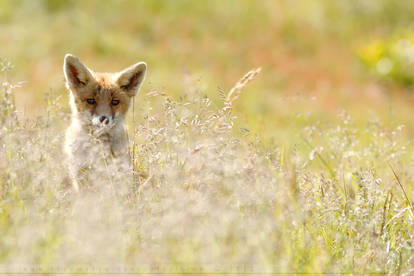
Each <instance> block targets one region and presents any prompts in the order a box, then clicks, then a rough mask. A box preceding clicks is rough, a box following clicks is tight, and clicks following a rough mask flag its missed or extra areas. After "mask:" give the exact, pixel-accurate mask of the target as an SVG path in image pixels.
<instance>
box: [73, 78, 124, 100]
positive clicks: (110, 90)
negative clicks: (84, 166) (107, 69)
mask: <svg viewBox="0 0 414 276" xmlns="http://www.w3.org/2000/svg"><path fill="white" fill-rule="evenodd" d="M114 76H115V74H112V73H99V72H94V78H95V83H94V85H91V86H89V87H87V88H86V89H84V90H83V91H82V93H80V94H81V98H83V99H86V98H88V97H96V98H97V99H107V98H114V97H116V98H121V99H125V100H126V99H128V98H129V97H128V95H127V93H126V92H125V91H124V90H123V89H121V88H120V87H119V85H118V84H117V83H116V82H115V81H114Z"/></svg>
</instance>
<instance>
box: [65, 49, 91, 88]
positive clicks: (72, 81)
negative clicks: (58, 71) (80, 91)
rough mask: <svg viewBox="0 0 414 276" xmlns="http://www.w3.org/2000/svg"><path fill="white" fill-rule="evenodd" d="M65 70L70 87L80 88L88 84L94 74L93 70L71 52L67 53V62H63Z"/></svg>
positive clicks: (67, 83)
mask: <svg viewBox="0 0 414 276" xmlns="http://www.w3.org/2000/svg"><path fill="white" fill-rule="evenodd" d="M63 72H64V73H65V78H66V85H67V86H68V87H70V88H75V89H76V88H79V87H82V86H86V85H87V84H88V83H89V82H90V81H91V80H93V75H92V72H91V70H89V68H88V67H86V65H85V64H83V63H82V62H81V61H80V60H79V59H78V58H77V57H75V56H74V55H71V54H66V56H65V62H64V63H63Z"/></svg>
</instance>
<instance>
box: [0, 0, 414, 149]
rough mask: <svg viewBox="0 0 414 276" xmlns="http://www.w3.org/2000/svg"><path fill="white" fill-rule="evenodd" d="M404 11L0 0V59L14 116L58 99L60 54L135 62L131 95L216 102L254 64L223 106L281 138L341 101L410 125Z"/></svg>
mask: <svg viewBox="0 0 414 276" xmlns="http://www.w3.org/2000/svg"><path fill="white" fill-rule="evenodd" d="M413 22H414V2H413V1H412V0H399V1H394V0H363V1H362V0H347V1H331V0H295V1H290V0H286V1H276V0H269V1H266V0H262V1H252V0H226V1H215V0H209V1H193V0H175V1H155V0H154V1H152V0H145V1H126V0H116V1H115V0H106V1H97V0H95V1H94V0H90V1H75V0H59V1H58V0H37V1H33V0H15V1H9V0H0V30H1V31H0V58H2V59H7V60H8V61H10V62H11V63H13V64H14V66H15V69H14V70H13V71H12V72H11V75H10V76H9V77H10V78H11V80H12V81H13V82H19V81H25V83H24V84H23V85H22V87H21V88H19V89H18V90H17V91H16V93H17V95H16V97H17V105H18V108H19V110H20V111H21V114H22V116H33V114H36V115H41V114H42V112H43V110H44V105H45V103H44V97H45V95H46V94H47V93H49V94H50V93H51V94H56V95H62V98H61V101H62V104H64V105H65V106H67V104H66V103H67V91H66V90H65V88H64V77H63V73H62V62H63V57H64V55H65V54H66V53H72V54H75V55H77V56H78V57H80V59H81V60H82V61H84V63H85V64H87V65H88V66H89V67H90V68H91V69H93V70H96V71H110V72H111V71H119V70H121V69H123V68H124V67H127V66H129V65H131V64H133V63H135V62H138V61H146V62H147V63H148V66H149V74H148V77H147V80H146V83H145V84H144V86H143V89H142V90H141V94H140V95H139V96H138V98H137V100H136V103H137V104H138V105H139V99H140V97H145V94H147V93H149V92H151V91H154V90H155V91H160V92H165V93H167V94H168V95H170V96H171V97H174V98H179V97H181V96H184V95H186V94H188V93H192V92H194V90H197V91H200V93H203V94H206V95H208V96H209V97H211V98H212V99H213V102H214V103H215V104H217V105H222V101H221V100H220V94H222V93H223V92H224V93H226V92H227V91H229V90H230V89H231V87H232V86H233V85H234V84H235V83H236V82H237V80H238V79H239V78H241V77H242V76H243V75H244V74H245V73H246V72H247V71H249V70H250V69H252V68H256V67H262V73H261V74H260V75H259V76H258V78H257V79H256V80H255V81H254V82H252V83H251V84H249V85H248V86H247V87H246V88H245V90H244V91H243V93H242V95H241V97H240V99H239V100H238V102H237V104H236V107H235V108H236V114H237V115H238V117H239V118H240V122H241V124H242V125H243V126H245V127H248V128H249V129H250V130H252V131H254V132H255V133H258V135H259V136H261V137H262V138H264V139H268V138H270V137H276V139H279V140H281V141H282V142H283V141H287V140H288V139H289V137H290V135H289V133H288V132H285V131H283V129H288V128H289V129H292V126H293V129H294V128H300V127H301V126H304V125H305V124H306V123H307V121H308V120H313V121H315V120H320V119H329V118H335V116H336V114H338V113H340V112H342V111H343V110H345V111H346V112H348V113H349V114H351V115H352V116H353V118H354V120H356V122H357V123H358V122H361V125H362V124H364V122H366V121H367V120H370V119H377V118H379V119H381V120H382V121H384V122H385V124H387V123H390V124H392V123H394V122H396V121H397V122H398V123H400V124H401V123H403V124H404V125H405V126H406V129H407V130H408V132H407V133H408V134H413V132H414V116H412V112H413V111H412V109H413V103H414V98H413V87H412V86H413V84H414V29H413V26H414V25H413ZM137 116H139V114H138V115H137Z"/></svg>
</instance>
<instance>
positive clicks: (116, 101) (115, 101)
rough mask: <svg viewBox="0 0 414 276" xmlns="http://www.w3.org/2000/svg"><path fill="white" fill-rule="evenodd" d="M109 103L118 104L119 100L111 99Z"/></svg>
mask: <svg viewBox="0 0 414 276" xmlns="http://www.w3.org/2000/svg"><path fill="white" fill-rule="evenodd" d="M111 104H112V105H118V104H119V100H112V101H111Z"/></svg>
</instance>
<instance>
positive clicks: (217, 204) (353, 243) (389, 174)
mask: <svg viewBox="0 0 414 276" xmlns="http://www.w3.org/2000/svg"><path fill="white" fill-rule="evenodd" d="M2 75H4V74H2ZM236 87H237V86H236ZM192 88H193V89H192V90H193V92H191V93H188V94H187V95H186V96H185V97H183V98H182V99H181V100H178V101H176V100H173V99H172V98H171V97H170V96H169V95H168V94H165V93H160V92H155V91H154V92H152V93H149V94H148V95H143V97H142V101H141V102H140V106H139V109H138V110H135V116H136V117H140V118H141V119H140V120H136V121H135V120H132V121H133V123H134V124H133V125H131V124H130V131H131V132H132V135H131V147H132V146H134V147H135V148H134V151H133V152H134V154H135V158H134V160H135V161H134V162H135V163H134V164H135V166H134V167H135V168H137V169H138V170H139V172H140V173H141V176H143V177H141V178H140V180H139V182H134V183H132V184H131V181H130V180H128V179H125V180H120V179H119V178H118V179H116V178H114V179H112V180H110V179H108V180H107V181H104V180H102V178H100V180H99V181H98V180H96V181H94V182H93V183H91V185H92V186H93V187H95V189H93V190H92V191H93V192H87V191H86V192H84V193H79V194H76V193H74V192H73V189H72V188H71V186H70V184H69V181H68V179H67V176H68V174H67V171H66V168H65V165H64V162H63V160H64V156H63V154H62V151H61V145H62V139H63V138H62V137H63V134H62V133H63V127H62V126H61V123H62V119H63V118H65V117H66V116H68V114H67V113H66V112H62V106H60V105H59V103H58V102H59V101H56V100H54V99H53V98H48V100H47V102H46V103H45V105H46V106H47V114H48V116H44V117H40V118H37V119H18V117H16V116H14V113H15V112H16V110H15V109H14V107H13V106H12V105H10V104H8V103H3V104H2V110H8V111H7V112H3V113H2V114H3V115H2V117H1V119H2V121H3V127H2V128H1V129H0V139H1V140H0V143H1V144H0V146H1V147H0V151H1V155H0V156H1V157H0V158H1V159H0V166H1V168H2V170H1V174H0V181H1V185H0V187H1V191H0V231H1V233H0V234H1V237H2V238H1V240H0V252H1V255H0V263H2V264H4V265H6V266H5V267H4V270H5V271H9V272H10V271H17V272H19V271H20V272H22V271H24V270H25V269H26V270H27V269H28V270H31V269H34V268H33V267H37V269H41V271H62V270H64V269H66V271H69V272H75V271H77V270H80V271H86V270H87V269H89V270H90V271H91V270H92V271H103V269H107V270H108V271H110V272H111V271H112V272H116V271H119V269H124V270H128V269H129V270H130V271H135V272H137V271H141V272H142V271H153V272H157V271H161V270H163V271H173V272H177V271H178V272H189V271H190V272H191V271H192V272H200V271H202V270H203V271H207V272H220V271H221V272H223V271H233V272H234V271H236V272H243V271H245V272H264V271H267V272H336V273H338V272H354V273H361V272H362V273H364V272H365V273H367V272H388V273H394V272H398V271H399V272H404V273H406V274H409V273H410V272H412V269H413V259H412V257H411V256H412V254H411V252H412V243H413V242H414V241H413V235H412V227H413V215H412V213H411V209H410V208H411V204H412V203H411V199H410V197H411V196H412V188H410V187H411V186H410V185H409V183H410V181H411V180H412V178H413V175H412V170H411V166H412V160H411V154H410V152H411V151H412V144H411V143H410V141H409V140H408V139H407V138H405V136H404V135H403V131H404V128H403V127H401V126H399V125H394V126H392V128H389V129H387V128H385V127H384V126H383V125H382V124H381V122H380V121H375V122H367V123H366V127H365V128H358V127H357V126H356V125H355V124H354V123H353V121H352V118H351V117H350V116H349V115H348V114H346V113H340V114H338V120H334V121H331V120H327V119H324V120H318V121H308V122H307V126H306V127H304V128H303V130H302V131H300V132H298V133H297V136H298V137H297V139H298V141H299V142H298V143H297V144H289V145H288V146H285V145H280V144H278V143H275V144H272V145H270V144H263V143H262V142H261V141H260V139H258V138H257V137H255V134H254V133H250V132H249V131H248V130H245V129H243V130H241V131H239V130H238V129H237V128H235V127H234V123H235V120H237V119H235V117H234V115H233V114H232V109H231V105H229V102H231V103H235V99H234V100H231V99H233V98H232V97H233V96H234V93H229V95H228V96H227V99H230V100H227V102H226V101H225V102H222V103H221V105H220V106H217V105H215V104H212V102H211V101H210V100H209V99H208V98H207V97H206V96H205V95H204V92H203V90H202V89H200V88H198V87H197V86H196V85H195V86H193V87H192ZM239 88H240V87H239ZM233 91H234V90H233ZM239 92H240V91H239ZM1 93H2V97H5V95H6V94H7V95H13V89H11V86H10V84H7V85H5V84H3V88H2V90H1ZM224 94H226V93H224ZM63 125H64V124H63ZM305 141H306V142H305ZM388 164H390V165H391V166H392V169H390V165H388ZM397 178H398V181H396V179H397ZM97 179H98V178H97ZM402 187H403V188H404V189H401V188H402ZM125 188H127V189H125ZM119 191H123V192H122V193H119Z"/></svg>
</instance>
